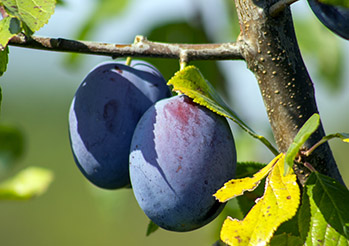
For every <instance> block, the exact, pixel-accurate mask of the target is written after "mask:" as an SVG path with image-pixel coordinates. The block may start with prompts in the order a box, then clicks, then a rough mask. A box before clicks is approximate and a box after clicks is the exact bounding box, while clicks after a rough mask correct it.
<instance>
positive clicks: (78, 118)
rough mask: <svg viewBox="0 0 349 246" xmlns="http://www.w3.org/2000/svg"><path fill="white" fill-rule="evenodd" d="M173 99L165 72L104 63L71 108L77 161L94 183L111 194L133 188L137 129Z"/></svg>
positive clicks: (135, 64) (84, 84)
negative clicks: (141, 121) (151, 109)
mask: <svg viewBox="0 0 349 246" xmlns="http://www.w3.org/2000/svg"><path fill="white" fill-rule="evenodd" d="M169 96H171V93H170V90H169V88H168V87H167V85H166V81H165V79H164V78H163V76H162V75H161V74H160V72H159V71H158V70H157V69H156V68H155V67H153V66H152V65H150V64H149V63H146V62H142V61H133V62H132V63H131V66H127V65H124V64H122V63H120V62H106V63H102V64H99V65H98V66H96V67H95V68H94V69H93V70H92V71H91V72H90V73H89V74H88V75H87V76H86V78H85V79H84V80H83V82H82V83H81V85H80V86H79V88H78V89H77V91H76V94H75V96H74V99H73V101H72V104H71V107H70V112H69V133H70V142H71V148H72V151H73V154H74V159H75V162H76V164H77V166H78V167H79V169H80V170H81V172H82V173H83V174H84V175H85V176H86V178H87V179H88V180H90V181H91V182H92V183H93V184H95V185H97V186H99V187H101V188H106V189H116V188H122V187H127V186H129V185H130V179H129V168H128V164H129V161H128V157H129V150H130V144H131V139H132V135H133V132H134V130H135V127H136V125H137V123H138V121H139V119H140V118H141V116H142V115H143V113H144V112H145V111H146V110H147V109H148V108H149V107H150V106H151V105H152V104H154V103H155V102H156V101H158V100H160V99H162V98H166V97H169Z"/></svg>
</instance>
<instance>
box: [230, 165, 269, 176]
mask: <svg viewBox="0 0 349 246" xmlns="http://www.w3.org/2000/svg"><path fill="white" fill-rule="evenodd" d="M266 165H267V164H265V163H259V162H238V163H237V165H236V177H235V178H237V179H240V178H245V177H252V176H253V174H255V173H256V172H258V171H259V170H261V169H262V168H263V167H265V166H266Z"/></svg>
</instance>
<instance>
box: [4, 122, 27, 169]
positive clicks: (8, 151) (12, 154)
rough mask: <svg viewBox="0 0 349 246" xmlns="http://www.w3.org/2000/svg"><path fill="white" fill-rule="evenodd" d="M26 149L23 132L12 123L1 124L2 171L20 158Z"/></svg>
mask: <svg viewBox="0 0 349 246" xmlns="http://www.w3.org/2000/svg"><path fill="white" fill-rule="evenodd" d="M23 151H24V137H23V134H22V132H21V131H20V130H19V129H18V128H16V127H14V126H10V125H0V171H2V170H4V169H7V168H8V167H9V166H10V165H11V164H12V163H13V162H14V161H16V160H18V158H20V157H21V156H22V154H23Z"/></svg>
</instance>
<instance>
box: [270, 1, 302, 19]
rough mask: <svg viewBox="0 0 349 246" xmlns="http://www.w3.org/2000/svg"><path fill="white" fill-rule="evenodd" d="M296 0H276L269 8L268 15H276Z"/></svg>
mask: <svg viewBox="0 0 349 246" xmlns="http://www.w3.org/2000/svg"><path fill="white" fill-rule="evenodd" d="M297 1H298V0H280V1H278V2H276V3H275V4H273V5H272V6H271V7H270V8H269V14H270V16H272V17H276V16H277V15H278V14H280V13H281V12H282V11H284V10H285V9H286V8H287V7H288V6H290V5H291V4H292V3H295V2H297Z"/></svg>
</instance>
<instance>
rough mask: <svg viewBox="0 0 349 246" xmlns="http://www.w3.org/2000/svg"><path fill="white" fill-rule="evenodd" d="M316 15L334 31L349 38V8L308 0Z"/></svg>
mask: <svg viewBox="0 0 349 246" xmlns="http://www.w3.org/2000/svg"><path fill="white" fill-rule="evenodd" d="M308 3H309V5H310V7H311V9H312V10H313V12H314V14H315V15H316V17H317V18H318V19H319V20H320V21H321V22H322V24H324V25H325V26H326V27H328V28H329V29H330V30H331V31H332V32H334V33H336V34H337V35H339V36H341V37H342V38H345V39H349V9H348V8H344V7H340V6H333V5H328V4H324V3H320V2H319V1H318V0H308Z"/></svg>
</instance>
